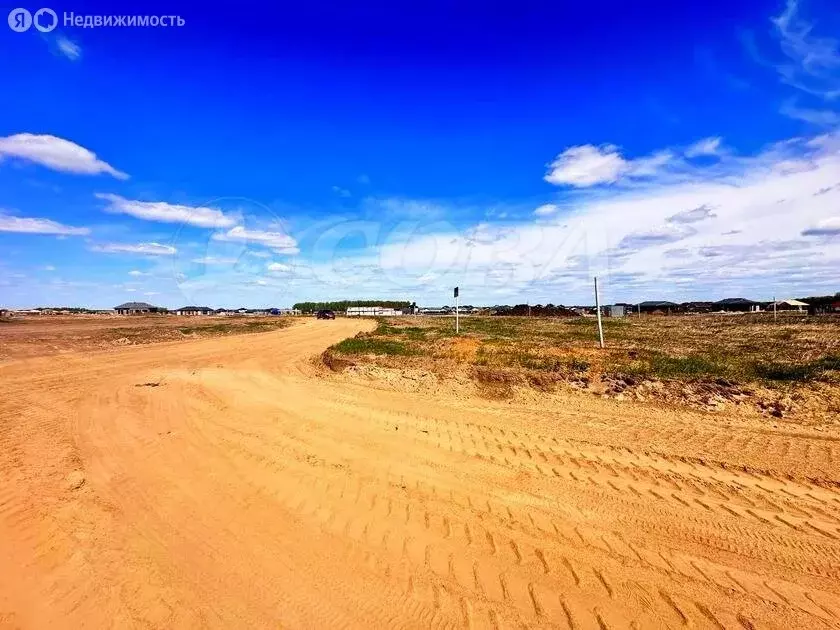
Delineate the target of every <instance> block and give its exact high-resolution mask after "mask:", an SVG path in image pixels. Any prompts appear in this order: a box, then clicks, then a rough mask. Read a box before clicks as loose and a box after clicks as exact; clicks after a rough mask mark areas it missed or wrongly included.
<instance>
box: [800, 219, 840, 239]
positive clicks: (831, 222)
mask: <svg viewBox="0 0 840 630" xmlns="http://www.w3.org/2000/svg"><path fill="white" fill-rule="evenodd" d="M838 235H840V216H837V217H828V218H827V219H822V220H821V221H818V222H817V224H816V225H813V226H811V227H809V228H807V229H805V230H803V231H802V236H838Z"/></svg>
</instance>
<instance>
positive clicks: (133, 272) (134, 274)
mask: <svg viewBox="0 0 840 630" xmlns="http://www.w3.org/2000/svg"><path fill="white" fill-rule="evenodd" d="M128 275H129V276H134V277H139V276H146V275H148V274H146V273H143V272H142V271H138V270H137V269H132V270H131V271H129V272H128Z"/></svg>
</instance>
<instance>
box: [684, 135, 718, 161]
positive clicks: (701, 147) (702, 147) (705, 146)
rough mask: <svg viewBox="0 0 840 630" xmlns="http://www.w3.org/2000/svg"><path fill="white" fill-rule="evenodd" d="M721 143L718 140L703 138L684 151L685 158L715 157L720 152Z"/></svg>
mask: <svg viewBox="0 0 840 630" xmlns="http://www.w3.org/2000/svg"><path fill="white" fill-rule="evenodd" d="M721 142H722V140H721V139H720V138H704V139H703V140H699V141H698V142H695V143H694V144H692V145H691V146H690V147H688V148H687V149H686V150H685V156H686V157H689V158H693V157H698V156H700V155H717V154H718V153H719V152H720V148H721Z"/></svg>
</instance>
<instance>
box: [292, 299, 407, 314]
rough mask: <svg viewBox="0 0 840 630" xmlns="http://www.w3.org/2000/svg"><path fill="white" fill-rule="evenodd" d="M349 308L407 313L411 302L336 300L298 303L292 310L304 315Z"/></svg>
mask: <svg viewBox="0 0 840 630" xmlns="http://www.w3.org/2000/svg"><path fill="white" fill-rule="evenodd" d="M349 306H382V307H385V308H396V309H403V310H404V311H408V309H410V308H411V302H408V301H405V302H403V301H398V300H338V301H334V302H298V303H297V304H295V306H294V308H296V309H299V310H301V311H302V312H304V313H313V312H315V311H346V310H347V307H349Z"/></svg>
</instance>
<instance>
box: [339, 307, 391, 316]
mask: <svg viewBox="0 0 840 630" xmlns="http://www.w3.org/2000/svg"><path fill="white" fill-rule="evenodd" d="M402 314H403V312H402V311H400V310H397V309H393V308H388V307H385V306H348V307H347V311H346V312H345V315H347V317H395V316H398V315H402Z"/></svg>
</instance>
